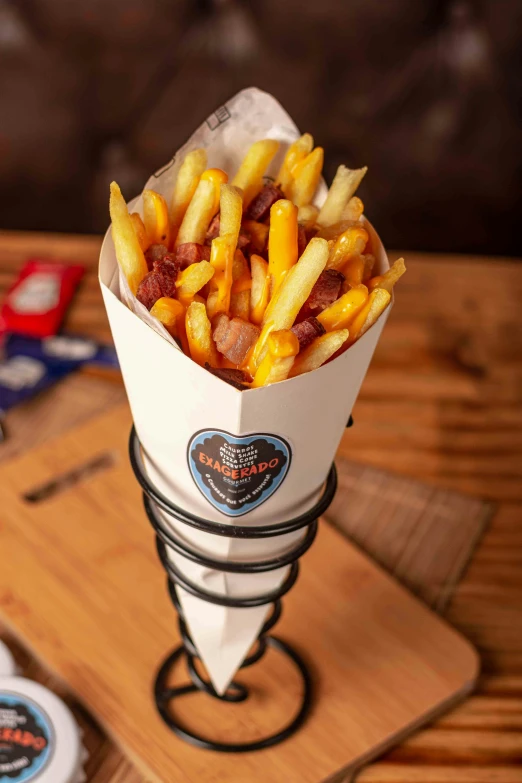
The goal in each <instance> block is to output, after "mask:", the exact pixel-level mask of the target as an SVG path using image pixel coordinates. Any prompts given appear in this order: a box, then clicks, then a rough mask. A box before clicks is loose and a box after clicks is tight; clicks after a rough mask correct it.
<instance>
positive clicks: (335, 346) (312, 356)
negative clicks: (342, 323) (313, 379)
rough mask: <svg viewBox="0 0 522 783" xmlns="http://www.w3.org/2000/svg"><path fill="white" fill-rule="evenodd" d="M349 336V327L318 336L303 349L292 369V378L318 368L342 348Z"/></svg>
mask: <svg viewBox="0 0 522 783" xmlns="http://www.w3.org/2000/svg"><path fill="white" fill-rule="evenodd" d="M348 337H349V332H348V329H339V330H338V331H336V332H327V334H323V335H321V336H320V337H316V338H315V340H314V341H313V342H312V343H310V345H309V346H308V347H307V348H305V349H304V351H301V353H300V354H299V356H297V358H296V360H295V362H294V363H293V365H292V369H291V370H290V375H289V377H290V378H295V376H296V375H302V374H303V373H304V372H310V371H311V370H317V368H318V367H320V366H321V365H322V364H324V363H325V362H327V361H328V359H330V358H331V357H332V356H333V355H334V354H335V353H336V352H337V351H338V350H339V348H341V347H342V346H343V345H344V343H345V342H346V341H347V339H348Z"/></svg>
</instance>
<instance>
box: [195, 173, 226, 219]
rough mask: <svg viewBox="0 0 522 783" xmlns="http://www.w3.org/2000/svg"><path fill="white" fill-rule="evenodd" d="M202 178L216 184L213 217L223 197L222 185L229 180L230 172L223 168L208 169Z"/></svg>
mask: <svg viewBox="0 0 522 783" xmlns="http://www.w3.org/2000/svg"><path fill="white" fill-rule="evenodd" d="M201 179H205V180H208V181H209V182H212V184H213V185H214V207H213V210H212V217H213V216H214V215H215V214H216V212H217V211H218V209H219V201H220V198H221V185H226V184H227V182H228V174H227V173H226V171H223V169H207V170H206V171H204V172H203V174H202V175H201Z"/></svg>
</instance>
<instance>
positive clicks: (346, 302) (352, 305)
mask: <svg viewBox="0 0 522 783" xmlns="http://www.w3.org/2000/svg"><path fill="white" fill-rule="evenodd" d="M367 301H368V289H367V288H366V286H365V285H358V286H356V287H355V288H351V289H350V290H349V291H347V292H346V293H345V294H343V295H342V296H340V297H339V299H336V300H335V302H334V303H333V304H331V305H330V307H327V308H326V309H325V310H323V312H322V313H319V315H318V316H317V320H318V321H319V323H321V324H322V325H323V326H324V328H325V329H326V331H327V332H333V331H335V330H336V329H346V327H347V326H349V325H350V323H351V322H352V321H353V319H354V318H355V316H356V315H357V313H358V312H359V311H360V310H361V309H362V308H363V307H364V305H365V303H366V302H367Z"/></svg>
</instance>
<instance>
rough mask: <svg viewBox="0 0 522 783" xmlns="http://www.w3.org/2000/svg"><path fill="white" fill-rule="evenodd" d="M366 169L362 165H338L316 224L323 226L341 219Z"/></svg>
mask: <svg viewBox="0 0 522 783" xmlns="http://www.w3.org/2000/svg"><path fill="white" fill-rule="evenodd" d="M367 171H368V167H367V166H364V168H362V169H349V168H347V167H346V166H343V165H341V166H339V168H338V169H337V173H336V175H335V177H334V179H333V182H332V184H331V185H330V190H329V191H328V195H327V197H326V201H325V202H324V204H323V206H322V207H321V210H320V212H319V215H318V216H317V225H318V226H320V227H321V228H324V227H325V226H331V225H333V224H334V223H338V222H339V221H340V220H341V217H342V214H343V211H344V209H345V207H346V205H347V204H348V202H349V200H350V199H351V197H352V196H353V194H354V193H355V191H356V190H357V188H358V187H359V185H360V183H361V180H362V178H363V177H364V175H365V174H366V172H367Z"/></svg>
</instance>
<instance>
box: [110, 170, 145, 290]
mask: <svg viewBox="0 0 522 783" xmlns="http://www.w3.org/2000/svg"><path fill="white" fill-rule="evenodd" d="M109 211H110V213H111V220H112V239H113V242H114V249H115V251H116V258H117V259H118V264H119V265H120V268H121V270H122V271H123V273H124V275H125V277H126V278H127V282H128V284H129V288H130V290H131V291H132V293H133V294H135V293H136V291H137V290H138V286H139V284H140V283H141V281H142V280H143V278H144V277H145V275H146V274H147V272H148V269H147V262H146V261H145V256H144V255H143V250H142V249H141V247H140V243H139V241H138V237H137V236H136V231H135V229H134V222H133V220H132V218H131V216H130V215H129V210H128V209H127V204H126V203H125V199H124V198H123V196H122V195H121V190H120V188H119V186H118V185H117V184H116V182H111V196H110V200H109Z"/></svg>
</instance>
